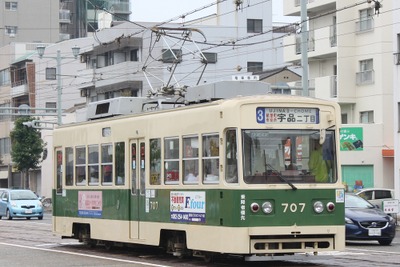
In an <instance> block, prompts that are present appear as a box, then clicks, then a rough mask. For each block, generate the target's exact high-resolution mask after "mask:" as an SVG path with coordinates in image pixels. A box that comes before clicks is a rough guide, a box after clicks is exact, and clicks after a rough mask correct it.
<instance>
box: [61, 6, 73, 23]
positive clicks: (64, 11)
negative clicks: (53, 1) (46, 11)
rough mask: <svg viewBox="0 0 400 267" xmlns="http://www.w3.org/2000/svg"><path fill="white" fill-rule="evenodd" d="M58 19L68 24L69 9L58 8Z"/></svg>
mask: <svg viewBox="0 0 400 267" xmlns="http://www.w3.org/2000/svg"><path fill="white" fill-rule="evenodd" d="M59 20H60V23H66V24H70V23H71V11H70V10H67V9H60V13H59Z"/></svg>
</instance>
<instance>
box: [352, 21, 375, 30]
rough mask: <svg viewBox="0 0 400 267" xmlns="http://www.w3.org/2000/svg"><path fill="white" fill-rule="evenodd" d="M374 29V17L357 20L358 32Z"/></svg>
mask: <svg viewBox="0 0 400 267" xmlns="http://www.w3.org/2000/svg"><path fill="white" fill-rule="evenodd" d="M373 29H374V20H373V19H372V18H366V19H362V20H359V21H357V22H356V32H357V33H362V32H366V31H371V30H373Z"/></svg>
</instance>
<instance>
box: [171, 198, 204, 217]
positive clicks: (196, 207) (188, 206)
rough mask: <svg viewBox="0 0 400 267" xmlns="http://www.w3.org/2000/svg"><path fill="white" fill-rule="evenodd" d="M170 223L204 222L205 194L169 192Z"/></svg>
mask: <svg viewBox="0 0 400 267" xmlns="http://www.w3.org/2000/svg"><path fill="white" fill-rule="evenodd" d="M170 202H171V203H170V213H171V221H174V222H196V223H205V222H206V193H205V192H185V191H171V193H170Z"/></svg>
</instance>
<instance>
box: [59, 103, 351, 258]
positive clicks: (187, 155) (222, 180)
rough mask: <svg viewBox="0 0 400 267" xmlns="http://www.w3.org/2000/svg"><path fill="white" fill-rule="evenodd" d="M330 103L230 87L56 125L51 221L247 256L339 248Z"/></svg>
mask: <svg viewBox="0 0 400 267" xmlns="http://www.w3.org/2000/svg"><path fill="white" fill-rule="evenodd" d="M339 127H340V110H339V106H338V105H337V104H335V103H332V102H328V101H322V100H318V99H313V98H303V97H295V96H285V95H258V96H245V97H235V98H231V99H225V100H218V101H214V102H209V103H203V104H196V105H190V106H185V107H179V108H175V109H169V110H159V111H153V112H147V113H140V114H133V115H121V116H117V117H112V118H105V119H99V120H94V121H87V122H82V123H76V124H71V125H64V126H61V127H59V128H58V129H56V130H55V131H54V153H55V163H54V176H55V181H54V184H55V186H54V190H53V196H52V197H53V229H54V232H55V233H56V234H57V235H60V236H62V237H63V238H75V239H79V240H80V241H82V242H85V243H87V244H91V245H95V244H105V245H107V246H112V245H113V244H143V245H151V246H159V247H163V248H165V250H166V251H167V252H170V253H173V254H174V255H176V256H186V255H195V256H204V257H206V258H210V257H212V256H215V255H221V254H233V255H240V256H243V257H245V258H246V259H252V257H256V256H257V257H264V258H268V257H272V256H273V257H275V259H276V257H278V256H287V255H297V254H308V255H316V254H318V253H319V252H328V251H335V250H336V251H337V250H339V251H340V250H343V249H344V244H345V228H344V189H343V185H342V181H341V172H340V164H339V160H338V154H339V153H338V152H339V146H338V143H339V142H338V139H339Z"/></svg>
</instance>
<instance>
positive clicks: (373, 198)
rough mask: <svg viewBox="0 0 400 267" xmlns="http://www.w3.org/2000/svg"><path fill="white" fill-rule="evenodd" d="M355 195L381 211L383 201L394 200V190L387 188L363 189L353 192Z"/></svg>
mask: <svg viewBox="0 0 400 267" xmlns="http://www.w3.org/2000/svg"><path fill="white" fill-rule="evenodd" d="M355 194H356V195H358V196H360V197H362V198H363V199H365V200H368V201H369V202H370V203H371V204H373V205H376V206H378V207H379V208H380V209H382V202H383V201H384V200H393V199H394V190H393V189H388V188H363V189H360V190H358V191H357V192H355Z"/></svg>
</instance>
